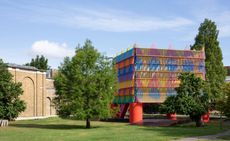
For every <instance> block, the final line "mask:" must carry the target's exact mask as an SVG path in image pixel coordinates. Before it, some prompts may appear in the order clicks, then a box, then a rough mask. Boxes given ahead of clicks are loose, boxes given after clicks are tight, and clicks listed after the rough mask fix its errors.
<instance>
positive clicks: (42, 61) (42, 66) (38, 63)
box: [25, 55, 50, 71]
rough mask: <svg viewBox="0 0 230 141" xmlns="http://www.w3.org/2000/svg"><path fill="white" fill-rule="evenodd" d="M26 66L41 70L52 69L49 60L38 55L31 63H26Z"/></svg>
mask: <svg viewBox="0 0 230 141" xmlns="http://www.w3.org/2000/svg"><path fill="white" fill-rule="evenodd" d="M25 65H26V66H33V67H36V68H37V69H39V70H43V71H45V70H48V69H49V68H50V67H49V66H48V59H47V58H45V57H44V56H43V55H41V56H39V55H37V56H36V58H32V59H31V62H30V63H26V64H25Z"/></svg>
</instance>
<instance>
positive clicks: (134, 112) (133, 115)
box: [129, 102, 143, 124]
mask: <svg viewBox="0 0 230 141" xmlns="http://www.w3.org/2000/svg"><path fill="white" fill-rule="evenodd" d="M142 121H143V107H142V103H138V102H137V103H131V104H130V107H129V123H131V124H133V123H140V122H142Z"/></svg>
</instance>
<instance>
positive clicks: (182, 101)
mask: <svg viewBox="0 0 230 141" xmlns="http://www.w3.org/2000/svg"><path fill="white" fill-rule="evenodd" d="M179 80H180V85H179V87H177V88H176V91H177V95H175V96H171V97H168V98H167V99H166V101H165V102H164V103H163V104H162V106H161V111H162V112H164V113H178V114H185V115H189V116H190V118H191V119H192V120H194V121H195V122H196V125H197V126H201V116H202V115H203V114H205V113H206V112H207V111H208V107H209V96H208V94H207V93H206V85H205V82H204V80H202V79H201V78H200V77H196V76H195V74H194V73H188V72H186V73H182V74H180V76H179Z"/></svg>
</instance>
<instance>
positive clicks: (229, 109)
mask: <svg viewBox="0 0 230 141" xmlns="http://www.w3.org/2000/svg"><path fill="white" fill-rule="evenodd" d="M222 91H223V97H222V98H219V99H218V100H217V109H218V110H219V111H221V113H222V112H223V114H224V115H225V116H227V117H230V83H225V84H224V85H223V87H222Z"/></svg>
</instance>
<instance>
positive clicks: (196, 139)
mask: <svg viewBox="0 0 230 141" xmlns="http://www.w3.org/2000/svg"><path fill="white" fill-rule="evenodd" d="M226 135H230V130H228V131H225V132H223V133H218V134H215V135H206V136H198V137H188V138H182V139H179V140H176V141H199V140H220V139H217V138H218V137H221V136H226ZM174 141H175V140H174Z"/></svg>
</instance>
